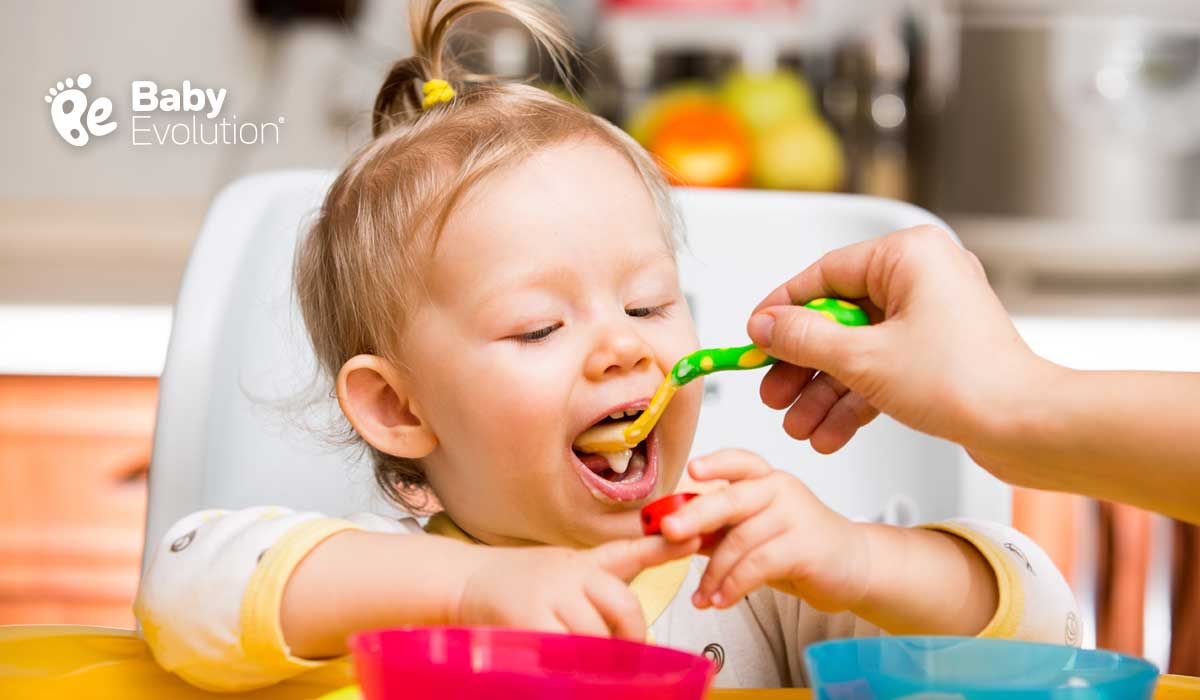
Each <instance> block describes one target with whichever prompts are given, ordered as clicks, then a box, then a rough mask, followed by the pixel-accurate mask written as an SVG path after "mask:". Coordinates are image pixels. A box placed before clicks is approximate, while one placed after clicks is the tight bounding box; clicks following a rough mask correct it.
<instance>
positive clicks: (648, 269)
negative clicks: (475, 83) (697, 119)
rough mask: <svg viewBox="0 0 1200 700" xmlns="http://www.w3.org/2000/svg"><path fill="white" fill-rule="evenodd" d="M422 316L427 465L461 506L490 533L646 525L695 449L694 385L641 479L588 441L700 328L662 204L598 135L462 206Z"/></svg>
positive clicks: (414, 357)
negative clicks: (666, 236) (587, 446)
mask: <svg viewBox="0 0 1200 700" xmlns="http://www.w3.org/2000/svg"><path fill="white" fill-rule="evenodd" d="M425 280H426V287H427V293H428V295H429V299H428V302H427V303H421V304H419V311H417V313H416V314H415V316H414V317H413V318H412V319H411V323H409V324H407V325H406V330H405V333H404V336H403V338H402V345H401V347H402V348H403V353H404V361H405V365H406V368H405V370H404V371H405V373H406V375H407V378H408V380H409V382H410V384H411V387H412V398H413V401H414V405H416V406H418V407H419V410H421V412H422V414H423V415H422V416H421V418H422V419H423V420H424V421H425V422H426V423H427V424H428V426H429V427H430V429H432V431H433V432H434V434H435V435H436V437H437V441H438V445H437V447H436V448H435V449H434V451H433V452H432V453H431V454H430V455H429V456H428V457H426V458H425V459H424V460H423V461H422V463H423V465H424V466H425V471H426V474H427V475H428V478H429V481H430V483H431V485H432V486H433V488H434V491H435V492H436V493H437V496H438V498H439V500H440V501H441V503H442V505H443V506H444V507H445V508H446V510H447V511H448V513H449V514H450V516H451V517H452V518H453V519H454V520H455V522H457V523H458V524H459V525H460V526H461V527H463V528H464V529H465V530H466V531H467V532H469V533H470V534H472V535H473V536H475V537H477V538H479V539H481V540H483V541H485V542H488V543H491V544H517V543H525V542H542V543H550V544H564V545H592V544H596V543H599V542H602V541H606V540H611V539H614V538H617V537H633V536H637V535H638V534H640V529H639V524H638V511H639V509H640V508H641V506H642V505H644V504H646V503H648V502H650V501H652V500H654V499H655V498H658V497H660V496H663V495H665V494H668V493H671V492H672V491H673V489H674V487H675V484H676V482H677V481H678V480H679V477H680V474H681V472H682V469H683V465H684V463H685V461H686V459H687V455H688V451H689V449H690V447H691V442H692V437H693V435H694V433H695V428H696V420H697V417H698V414H699V409H700V397H701V386H700V384H701V383H700V382H693V383H692V384H690V385H688V386H687V387H685V388H684V389H682V390H681V391H680V392H679V393H678V394H677V395H676V396H675V398H674V400H673V401H672V404H671V407H670V409H669V410H668V411H667V413H666V415H665V416H664V417H663V419H662V420H661V421H660V422H659V424H658V427H657V428H656V429H655V430H654V432H653V433H652V434H651V435H650V437H649V439H648V440H646V442H644V443H643V445H642V446H640V447H639V449H638V450H636V451H635V453H634V455H633V457H632V458H631V459H630V460H629V464H628V468H627V469H626V470H625V473H624V474H618V473H617V472H616V471H613V470H612V469H609V468H608V467H607V465H606V463H605V462H604V460H601V459H599V458H597V457H596V456H586V455H580V454H579V453H577V452H576V451H574V450H573V449H572V443H573V442H574V440H575V439H576V438H577V437H578V436H579V434H580V433H582V432H583V431H585V430H587V429H588V428H590V427H592V426H593V425H595V424H596V423H597V422H599V421H601V420H605V419H607V418H608V417H609V415H610V414H614V413H618V412H622V411H633V410H639V409H642V408H644V407H645V406H646V405H647V404H648V402H649V399H650V397H651V395H653V393H654V391H655V389H656V388H657V387H658V385H659V383H660V382H661V381H662V379H663V377H664V376H666V373H667V372H668V371H669V370H670V368H671V365H672V364H673V363H674V362H675V361H676V360H678V359H679V358H680V357H682V356H683V355H685V354H687V353H689V352H692V351H693V350H695V349H696V347H697V345H698V341H697V339H696V332H695V327H694V326H693V323H692V319H691V316H690V314H689V312H688V309H687V306H686V303H685V301H684V298H683V294H682V292H681V291H680V288H679V280H678V274H677V270H676V267H675V262H674V259H673V257H672V255H671V252H670V250H669V249H668V247H667V245H666V243H665V242H664V240H663V237H662V234H661V233H660V227H659V220H658V217H657V213H656V210H655V206H654V202H653V200H652V198H651V196H650V194H649V193H648V192H647V191H646V187H645V185H644V184H643V183H642V181H641V180H640V179H639V177H638V176H637V173H636V171H635V170H634V169H633V166H632V165H630V164H629V163H628V161H626V160H625V159H624V157H623V156H621V155H620V154H619V153H618V152H617V151H615V150H614V149H613V148H611V147H609V146H606V145H604V144H602V143H600V142H598V141H593V140H581V141H578V142H572V143H565V144H560V145H556V146H553V147H551V148H548V149H544V150H543V151H541V152H539V153H537V154H536V155H534V156H533V157H531V158H529V159H528V160H526V161H525V162H523V163H521V164H520V165H517V166H515V167H510V168H507V169H504V170H502V171H500V172H498V173H494V174H492V175H491V176H489V177H488V178H486V179H485V180H483V181H482V182H480V183H479V184H478V185H476V186H475V187H473V188H472V189H471V191H470V192H469V193H468V194H467V196H466V197H465V198H464V199H463V200H462V201H461V202H460V203H459V204H458V205H457V206H456V208H455V210H454V212H453V213H452V215H451V217H450V219H449V220H448V222H447V225H446V227H445V229H444V231H443V233H442V237H441V239H440V241H439V243H438V246H437V250H436V252H435V254H434V258H433V262H432V267H431V269H430V270H429V271H428V274H427V275H426V277H425Z"/></svg>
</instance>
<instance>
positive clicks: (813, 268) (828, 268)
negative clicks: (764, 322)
mask: <svg viewBox="0 0 1200 700" xmlns="http://www.w3.org/2000/svg"><path fill="white" fill-rule="evenodd" d="M883 240H884V239H882V238H874V239H871V240H869V241H863V242H861V243H855V244H853V245H849V246H846V247H845V248H839V249H837V250H834V251H830V252H829V253H826V254H825V255H823V256H821V258H820V259H819V260H817V261H816V262H815V263H813V264H812V265H809V266H808V267H806V268H805V269H804V270H802V271H801V272H800V273H799V274H797V275H796V276H795V277H792V278H791V279H789V280H788V281H786V282H784V283H783V284H781V285H779V286H778V287H776V288H775V289H774V290H772V291H771V293H770V294H768V295H767V296H766V297H764V298H763V300H762V301H761V302H759V303H758V306H756V307H754V313H758V312H759V311H761V310H763V309H765V308H768V307H771V306H780V305H785V304H803V303H806V302H808V301H811V300H813V299H817V298H820V297H837V298H840V299H864V298H868V297H870V294H869V293H868V290H867V274H868V271H869V270H870V266H871V259H872V258H873V257H874V255H875V251H876V250H877V249H878V248H879V247H880V246H881V245H882V241H883Z"/></svg>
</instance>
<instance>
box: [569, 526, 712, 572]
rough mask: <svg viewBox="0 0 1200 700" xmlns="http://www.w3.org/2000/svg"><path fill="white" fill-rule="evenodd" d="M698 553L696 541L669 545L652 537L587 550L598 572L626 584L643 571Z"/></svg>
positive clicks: (660, 539)
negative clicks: (605, 572)
mask: <svg viewBox="0 0 1200 700" xmlns="http://www.w3.org/2000/svg"><path fill="white" fill-rule="evenodd" d="M699 549H700V538H699V537H693V538H692V539H691V540H689V541H687V542H668V541H666V540H665V539H663V538H662V537H660V536H657V535H655V536H652V537H639V538H638V539H635V540H614V541H612V542H606V543H604V544H602V545H600V546H599V547H595V548H594V549H592V550H590V552H589V554H590V555H591V556H592V557H594V558H595V559H596V563H597V564H598V565H599V566H600V568H602V569H604V570H605V571H607V572H609V573H610V574H612V575H613V576H616V577H617V578H620V579H622V580H624V581H625V582H626V583H628V582H629V581H632V580H633V577H634V576H637V575H638V574H640V573H641V572H642V570H644V569H649V568H650V567H652V566H658V565H659V564H663V563H666V562H668V561H671V560H673V559H679V558H682V557H686V556H688V555H689V554H695V553H696V552H697V551H698V550H699Z"/></svg>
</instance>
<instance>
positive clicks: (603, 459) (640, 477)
mask: <svg viewBox="0 0 1200 700" xmlns="http://www.w3.org/2000/svg"><path fill="white" fill-rule="evenodd" d="M643 409H644V406H643V407H639V408H629V409H623V410H619V411H615V412H613V413H612V414H610V415H608V416H605V417H604V418H601V419H600V420H599V421H597V422H596V423H594V424H592V426H591V427H590V428H589V429H588V430H587V431H585V433H593V431H620V430H622V429H623V428H624V427H625V426H627V425H629V424H630V423H632V422H633V421H634V420H636V419H637V417H638V416H639V415H641V413H642V410H643ZM579 441H580V440H579V439H578V438H577V439H576V442H577V443H578V442H579ZM571 452H572V454H573V456H574V460H573V461H574V463H575V466H576V470H577V471H579V472H580V476H581V477H582V479H583V482H584V485H585V486H587V487H588V490H589V491H591V493H592V495H593V496H596V497H597V498H598V499H599V500H602V501H615V502H619V503H628V502H630V501H638V500H641V499H644V498H646V497H647V496H649V495H650V494H651V493H653V492H654V487H655V486H656V485H657V483H658V436H657V435H656V434H655V433H654V431H651V433H650V435H649V436H648V437H647V438H646V439H645V440H643V441H642V442H640V443H638V444H637V446H635V447H633V448H631V449H627V450H619V451H613V452H584V451H582V450H580V449H578V448H577V447H574V446H572V448H571Z"/></svg>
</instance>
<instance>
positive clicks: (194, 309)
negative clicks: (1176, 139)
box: [146, 171, 1009, 557]
mask: <svg viewBox="0 0 1200 700" xmlns="http://www.w3.org/2000/svg"><path fill="white" fill-rule="evenodd" d="M332 179H333V173H331V172H325V171H287V172H276V173H268V174H262V175H255V176H252V177H247V178H245V179H242V180H239V181H237V182H235V183H233V184H232V185H230V186H229V187H228V188H227V189H225V190H224V191H223V192H222V193H221V194H220V195H219V196H218V197H217V198H216V200H215V201H214V202H213V205H212V208H211V209H210V211H209V213H208V217H207V218H206V220H205V222H204V228H203V230H202V231H201V233H200V236H199V238H198V239H197V242H196V245H195V248H194V250H193V251H192V255H191V259H190V260H189V262H188V267H187V272H186V274H185V275H184V278H183V284H182V288H181V290H180V293H179V300H178V302H177V304H176V307H175V317H174V327H173V328H172V331H171V340H170V346H169V349H168V353H167V361H166V368H165V370H164V372H163V376H162V382H161V386H160V397H159V406H158V422H157V427H156V430H155V436H154V453H153V459H152V463H151V468H150V503H149V515H148V518H147V527H146V556H147V557H148V556H149V553H150V552H151V551H152V550H153V548H154V547H155V546H156V545H157V543H158V541H159V539H160V538H161V537H162V534H163V533H164V532H165V531H166V529H167V527H168V526H170V524H171V523H172V522H174V521H175V520H177V519H178V518H180V517H182V516H184V515H186V514H188V513H190V512H192V511H195V510H199V509H203V508H216V507H221V508H240V507H246V506H250V505H256V504H278V505H284V506H288V507H292V508H297V509H311V510H317V511H321V512H324V513H327V514H331V515H341V514H348V513H351V512H355V511H360V510H374V511H376V512H387V511H389V510H391V509H390V508H389V507H388V506H387V504H386V503H384V502H383V500H382V499H381V497H380V496H379V495H378V494H377V493H376V488H375V485H374V482H373V478H372V475H371V470H370V467H369V465H368V464H366V462H365V461H364V460H362V459H360V458H359V456H358V455H356V454H355V453H354V452H352V451H350V450H347V449H345V448H339V447H338V446H337V445H336V444H335V442H334V441H333V440H331V439H330V436H329V435H328V433H327V431H325V430H324V429H325V428H328V427H329V426H331V425H336V422H335V419H337V418H338V417H339V416H340V413H339V412H338V408H337V403H336V401H334V400H333V399H332V398H331V395H330V391H331V389H330V387H329V386H328V384H326V383H325V382H324V381H322V379H321V378H320V377H319V376H317V375H316V373H315V369H314V367H315V364H314V360H313V357H312V352H311V349H310V347H309V344H308V340H307V337H306V335H305V331H304V327H303V323H302V322H301V320H300V317H299V314H298V311H297V308H296V305H295V303H294V299H293V294H292V286H291V285H292V260H293V252H294V248H295V245H296V241H297V237H298V236H299V235H300V234H301V233H302V232H303V231H304V230H305V229H306V227H307V225H308V223H309V222H310V221H311V216H312V214H313V213H314V212H315V211H316V210H317V208H318V207H319V206H320V202H321V198H322V195H323V194H324V192H325V190H326V188H327V187H328V186H329V184H330V183H331V181H332ZM675 195H676V198H677V201H678V204H679V208H680V212H681V214H682V216H683V219H684V222H685V224H686V230H687V236H688V246H687V250H685V251H684V252H683V253H682V254H681V257H680V269H681V273H682V277H683V285H684V289H685V291H686V292H687V294H688V298H689V301H690V303H691V305H692V311H693V313H694V315H695V318H696V322H697V325H698V327H699V332H700V341H701V344H702V345H704V346H718V345H720V346H726V345H735V344H741V343H745V342H747V341H746V335H745V321H746V317H747V314H748V312H749V311H750V309H751V308H752V307H753V305H754V304H755V303H756V302H757V301H758V300H759V299H760V298H761V297H762V296H763V295H764V294H766V293H767V292H768V291H770V290H771V289H772V288H774V286H776V285H777V284H779V283H780V282H782V281H783V280H785V279H787V278H788V277H790V276H791V275H793V274H795V273H796V272H799V271H800V270H801V269H803V268H804V267H805V266H806V265H808V264H810V263H812V262H813V261H814V260H816V259H817V258H818V257H819V256H820V255H821V254H822V253H824V252H826V251H828V250H832V249H834V248H838V247H841V246H844V245H847V244H849V243H853V242H855V241H860V240H864V239H866V238H870V237H873V236H878V235H882V234H885V233H887V232H889V231H892V230H895V229H899V228H904V227H908V226H913V225H916V224H922V223H936V224H939V225H942V226H945V224H943V223H942V222H941V221H940V220H938V219H937V218H936V217H934V216H933V215H932V214H930V213H928V212H926V211H924V210H922V209H920V208H917V207H914V206H911V205H908V204H904V203H900V202H894V201H888V200H883V199H876V198H871V197H864V196H855V195H831V194H799V193H771V192H752V191H726V190H690V189H679V190H676V192H675ZM761 375H762V372H758V371H755V372H732V373H730V372H727V373H722V374H717V375H713V376H712V377H710V378H708V380H707V384H706V390H705V392H706V396H705V402H704V408H703V410H702V413H701V417H700V427H699V430H698V433H697V439H696V443H695V447H694V450H693V452H694V454H703V453H705V452H708V451H711V450H714V449H717V448H719V447H726V446H738V447H746V448H749V449H752V450H755V451H757V452H759V453H761V454H762V455H764V456H765V457H766V458H767V459H768V460H769V461H770V462H771V463H772V464H773V465H776V466H777V467H780V468H787V469H791V470H792V471H794V472H795V473H796V474H797V475H799V476H800V477H801V478H803V479H804V480H805V481H806V482H807V483H808V484H809V486H810V487H811V488H812V489H813V490H814V491H815V492H816V493H817V495H818V496H820V497H821V498H822V499H823V500H824V501H825V502H826V503H828V504H829V505H830V506H832V507H834V508H836V509H838V510H839V511H841V512H843V513H846V514H847V515H850V516H852V517H859V518H867V519H877V520H883V521H887V522H892V523H895V524H902V525H903V524H911V523H913V522H916V521H928V520H935V519H940V518H945V517H949V516H951V515H970V516H974V517H983V518H989V519H992V520H998V521H1001V522H1007V521H1008V519H1009V507H1008V503H1009V490H1008V488H1007V487H1006V486H1004V485H1002V484H1001V483H1000V482H998V481H996V480H995V479H993V478H991V477H990V476H988V475H987V474H986V473H985V472H984V471H983V470H982V469H979V468H976V467H973V466H970V462H969V460H967V459H965V458H964V455H963V452H962V450H961V449H959V448H958V447H956V446H954V445H952V444H950V443H947V442H943V441H940V440H936V439H933V438H930V437H927V436H924V435H921V434H919V433H916V432H913V431H911V430H909V429H907V428H905V427H903V426H901V425H899V424H897V423H894V422H892V421H890V420H889V419H887V418H886V417H882V418H880V419H877V420H876V421H875V422H874V423H872V424H871V425H870V426H867V427H866V428H865V429H863V430H862V431H860V432H859V434H858V436H857V437H856V438H855V439H854V440H853V441H852V442H851V443H850V445H848V446H847V447H846V448H844V449H842V450H841V451H839V452H838V453H836V454H834V455H832V456H821V455H819V454H817V453H815V452H814V451H813V450H812V449H811V448H810V447H809V445H808V444H807V443H803V442H796V441H794V440H792V439H791V438H789V437H788V436H787V435H786V434H785V433H784V432H783V430H782V429H781V427H780V423H781V420H782V414H779V413H776V412H774V411H771V410H770V409H768V408H766V407H765V406H763V405H762V404H761V403H760V401H759V398H758V381H759V378H760V377H761Z"/></svg>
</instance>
